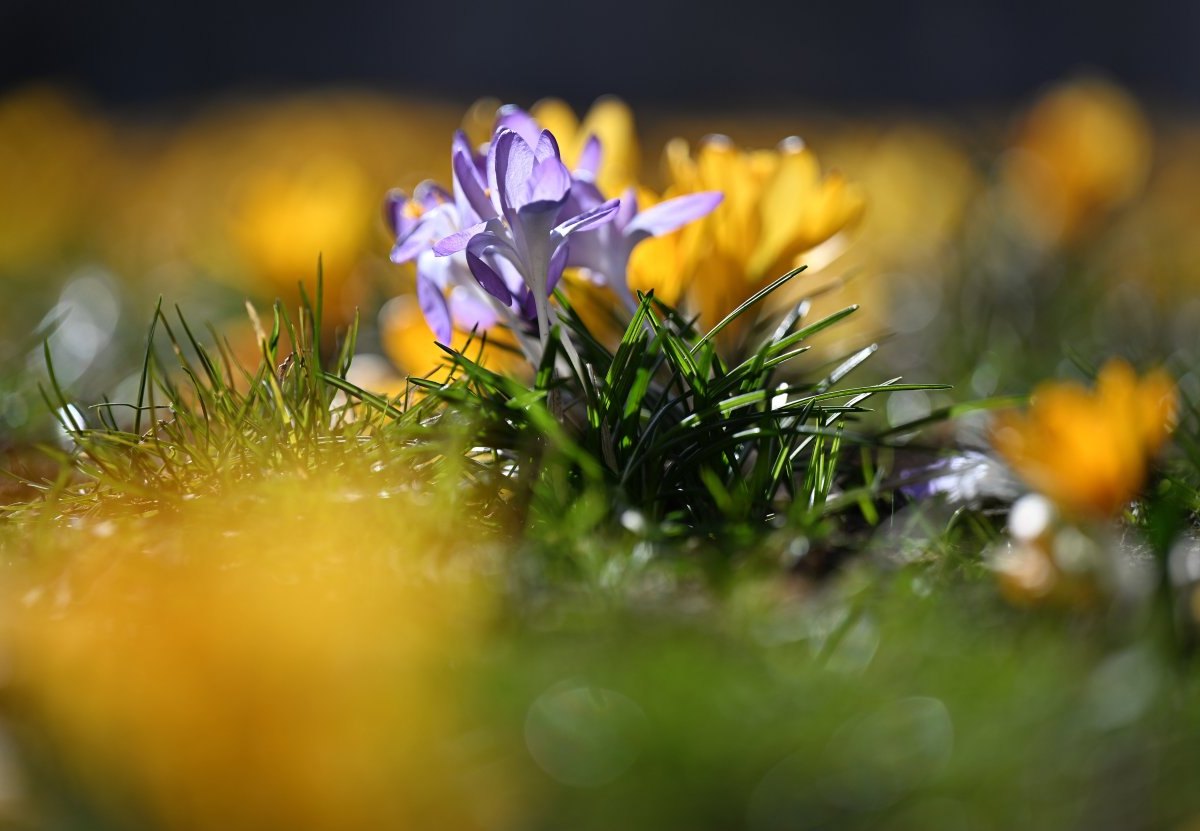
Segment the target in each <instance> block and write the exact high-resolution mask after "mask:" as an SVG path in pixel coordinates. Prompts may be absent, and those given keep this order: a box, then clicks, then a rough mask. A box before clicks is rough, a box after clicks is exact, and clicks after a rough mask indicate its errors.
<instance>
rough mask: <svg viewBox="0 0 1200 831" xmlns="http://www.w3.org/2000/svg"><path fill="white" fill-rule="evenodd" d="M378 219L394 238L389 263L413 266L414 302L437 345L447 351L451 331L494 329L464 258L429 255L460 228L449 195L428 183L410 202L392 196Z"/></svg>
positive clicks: (494, 313)
mask: <svg viewBox="0 0 1200 831" xmlns="http://www.w3.org/2000/svg"><path fill="white" fill-rule="evenodd" d="M384 215H385V218H386V219H387V222H388V224H389V226H390V227H391V229H392V231H393V233H394V234H395V236H396V244H395V245H394V246H393V248H392V253H391V259H392V261H393V262H395V263H406V262H413V261H415V263H416V270H417V302H418V304H419V305H420V308H421V313H422V314H423V315H424V317H425V321H426V323H428V324H429V328H430V329H431V330H432V331H433V335H434V337H435V338H436V339H437V340H438V341H440V342H441V343H444V344H447V345H449V343H450V341H451V337H452V335H453V331H454V327H455V326H457V327H458V328H460V329H464V330H471V329H474V328H476V327H478V328H480V329H487V328H490V327H491V326H494V325H495V324H496V322H497V321H498V319H499V312H498V310H497V309H495V308H493V306H492V304H491V303H490V302H489V298H488V297H487V296H486V295H484V294H483V292H482V291H481V290H480V288H479V285H478V283H477V282H476V281H475V279H474V277H473V276H472V274H471V270H470V268H469V266H468V264H467V261H466V258H465V257H463V256H457V257H450V258H446V257H439V256H437V255H436V254H434V253H433V245H434V243H435V242H437V241H438V240H439V239H441V238H443V237H445V236H447V235H449V234H453V233H455V232H456V231H458V230H459V228H461V227H462V219H461V215H460V212H459V210H458V207H457V205H456V204H455V202H454V199H453V197H452V196H451V195H450V194H449V193H447V192H446V191H445V190H443V189H442V188H441V187H439V186H437V185H436V184H434V183H432V182H422V183H421V184H420V185H418V186H417V188H416V190H415V191H414V192H413V195H412V196H411V197H409V196H408V195H407V194H405V193H404V192H403V191H398V190H396V191H392V192H391V193H389V194H388V196H387V201H386V202H385V204H384ZM471 218H472V219H473V218H474V217H473V215H472V216H471ZM517 284H518V285H519V278H518V279H517Z"/></svg>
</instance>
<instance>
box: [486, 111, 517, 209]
mask: <svg viewBox="0 0 1200 831" xmlns="http://www.w3.org/2000/svg"><path fill="white" fill-rule="evenodd" d="M516 138H517V134H516V133H514V132H513V131H512V130H500V131H498V132H497V133H496V134H495V135H494V136H493V137H492V143H491V144H490V145H488V155H487V182H488V195H489V196H491V199H492V206H493V207H494V208H495V209H496V213H497V215H499V214H504V215H505V216H508V214H507V212H506V211H505V210H504V200H503V199H502V198H501V187H500V183H501V182H503V181H504V178H505V172H504V169H505V168H506V167H507V166H508V154H509V146H510V145H511V144H512V143H513V141H515V140H516Z"/></svg>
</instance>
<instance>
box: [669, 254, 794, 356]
mask: <svg viewBox="0 0 1200 831" xmlns="http://www.w3.org/2000/svg"><path fill="white" fill-rule="evenodd" d="M806 268H808V266H806V265H802V266H797V267H796V268H793V269H792V270H791V271H789V272H788V273H787V274H785V275H783V276H782V277H780V278H779V279H778V280H776V281H775V282H773V283H771V284H770V285H769V286H766V287H764V288H761V289H759V290H758V291H756V292H755V293H754V294H752V295H751V296H750V297H749V298H748V299H746V300H745V301H744V302H743V303H742V304H741V305H739V306H738V307H737V308H736V309H734V310H733V311H732V312H730V313H729V314H727V315H725V317H724V318H722V319H721V322H720V323H718V324H717V325H716V326H714V327H713V328H712V329H710V330H709V331H708V334H707V335H705V336H704V337H702V338H701V339H700V340H699V341H697V342H696V345H695V346H693V347H692V352H693V353H695V351H696V350H697V349H699V348H700V347H701V346H703V345H704V344H706V343H708V342H709V341H711V340H712V339H713V338H715V337H716V336H717V335H719V334H720V333H721V331H722V330H723V329H724V328H725V327H726V326H728V325H729V324H731V323H733V321H735V320H737V319H738V318H739V317H741V315H742V314H744V313H745V312H746V310H747V309H749V308H750V307H751V306H753V305H754V304H755V303H757V302H758V301H760V300H762V299H763V298H764V297H767V296H768V295H770V294H771V293H772V292H774V291H775V290H776V289H778V288H780V287H781V286H783V285H784V284H785V283H787V282H788V281H790V280H791V279H792V278H793V277H795V276H796V275H797V274H799V273H800V272H802V271H804V270H805V269H806Z"/></svg>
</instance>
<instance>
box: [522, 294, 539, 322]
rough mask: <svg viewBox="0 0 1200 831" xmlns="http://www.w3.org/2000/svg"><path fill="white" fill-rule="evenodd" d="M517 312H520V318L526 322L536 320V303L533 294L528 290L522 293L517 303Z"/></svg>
mask: <svg viewBox="0 0 1200 831" xmlns="http://www.w3.org/2000/svg"><path fill="white" fill-rule="evenodd" d="M517 311H518V312H520V314H521V317H523V318H525V319H526V320H530V321H536V320H537V301H535V300H534V299H533V292H532V291H530V290H529V289H528V288H526V289H525V291H524V293H523V294H522V295H521V297H520V298H519V299H518V301H517Z"/></svg>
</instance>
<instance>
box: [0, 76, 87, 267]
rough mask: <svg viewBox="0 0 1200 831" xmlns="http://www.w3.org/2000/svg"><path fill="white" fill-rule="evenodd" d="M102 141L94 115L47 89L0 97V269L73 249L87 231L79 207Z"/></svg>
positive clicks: (40, 260) (42, 260)
mask: <svg viewBox="0 0 1200 831" xmlns="http://www.w3.org/2000/svg"><path fill="white" fill-rule="evenodd" d="M108 140H109V134H108V130H107V129H106V127H105V126H104V125H103V124H102V123H101V122H100V121H99V120H97V119H95V118H92V117H91V116H89V115H87V114H86V113H85V112H84V110H83V109H82V108H81V107H80V106H79V104H78V103H77V102H75V101H73V100H72V99H70V98H69V97H67V96H66V95H64V94H62V93H60V92H58V91H57V90H54V89H52V88H46V87H33V88H29V89H25V90H19V91H17V92H14V93H10V94H9V95H7V96H5V97H4V98H2V99H0V273H14V272H20V271H23V270H25V269H29V268H31V267H34V266H38V265H43V264H45V263H47V262H52V261H55V260H57V259H59V258H61V257H63V256H64V255H68V256H70V255H74V254H77V253H78V249H79V247H80V243H81V242H83V241H84V240H85V239H87V238H88V236H89V232H91V231H94V229H93V228H91V227H89V226H88V225H87V223H86V211H87V210H88V208H89V206H90V205H91V203H92V202H93V200H94V199H95V198H96V196H97V192H98V191H99V189H100V187H99V186H100V185H101V184H102V180H103V174H104V172H105V171H104V170H103V169H102V168H103V165H102V164H100V163H99V162H100V160H101V159H102V158H103V157H104V154H105V153H107V151H108ZM39 276H40V275H39Z"/></svg>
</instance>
